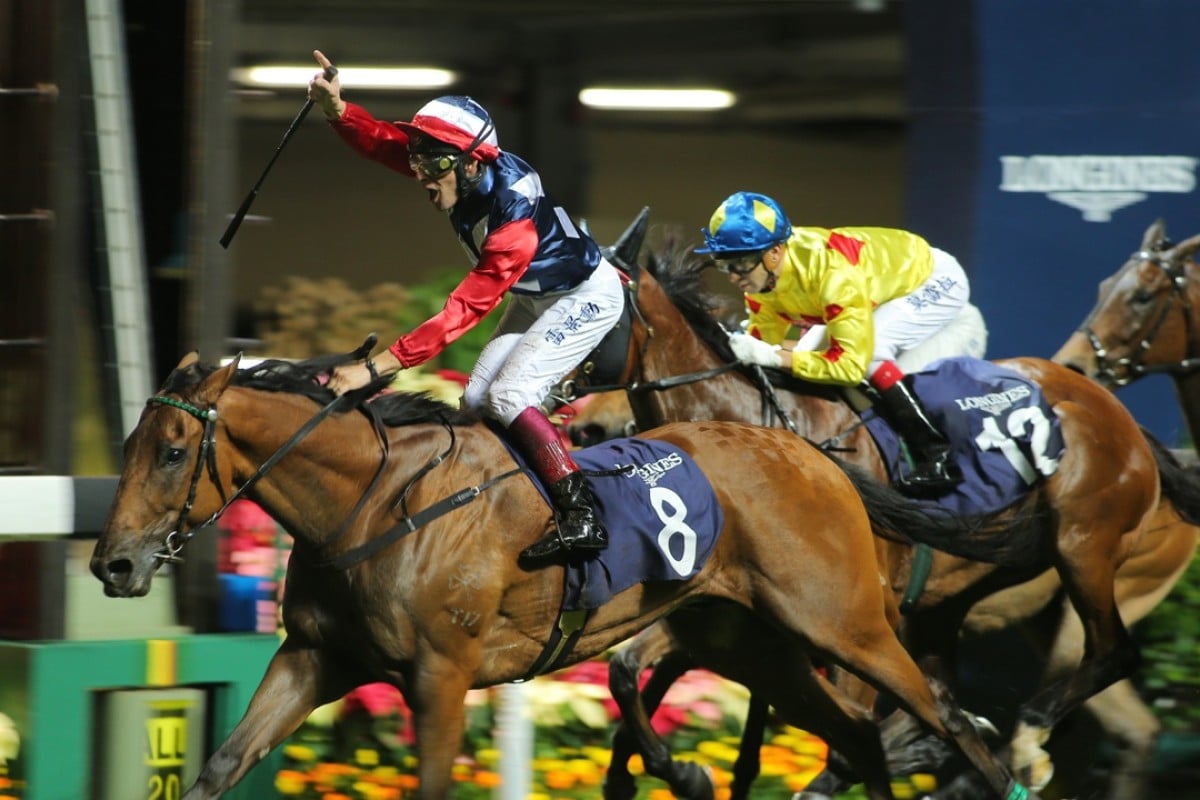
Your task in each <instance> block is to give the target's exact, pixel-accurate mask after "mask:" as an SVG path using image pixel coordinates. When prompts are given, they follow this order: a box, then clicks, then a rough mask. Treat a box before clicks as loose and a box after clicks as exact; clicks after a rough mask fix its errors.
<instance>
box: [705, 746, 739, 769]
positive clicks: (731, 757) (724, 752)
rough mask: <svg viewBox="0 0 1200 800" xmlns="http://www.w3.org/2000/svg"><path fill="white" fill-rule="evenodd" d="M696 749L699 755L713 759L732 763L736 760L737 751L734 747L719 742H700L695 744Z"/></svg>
mask: <svg viewBox="0 0 1200 800" xmlns="http://www.w3.org/2000/svg"><path fill="white" fill-rule="evenodd" d="M696 750H698V751H699V752H700V754H701V755H705V756H708V757H709V758H711V759H713V760H715V761H721V762H725V763H729V764H732V763H733V762H734V761H736V760H737V756H738V751H737V748H736V747H731V746H729V745H727V744H723V743H721V742H700V743H699V744H698V745H696Z"/></svg>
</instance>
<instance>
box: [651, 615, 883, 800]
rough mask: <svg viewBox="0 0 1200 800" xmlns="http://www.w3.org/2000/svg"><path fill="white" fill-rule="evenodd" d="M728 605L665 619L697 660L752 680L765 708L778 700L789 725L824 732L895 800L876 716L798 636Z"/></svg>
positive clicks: (874, 794) (862, 775)
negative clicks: (822, 667)
mask: <svg viewBox="0 0 1200 800" xmlns="http://www.w3.org/2000/svg"><path fill="white" fill-rule="evenodd" d="M728 611H729V613H721V614H718V613H714V611H713V609H707V611H706V613H704V614H690V613H687V612H686V610H682V609H681V610H680V611H677V612H675V613H674V614H672V615H671V616H670V617H669V618H668V620H667V621H666V622H665V623H663V624H666V625H669V626H670V628H671V630H672V634H673V636H674V637H675V639H676V640H677V641H678V642H679V643H680V646H681V647H682V648H683V649H685V650H686V651H687V652H689V653H690V654H691V656H692V658H693V660H694V661H695V663H697V664H699V665H700V666H703V667H705V668H706V669H710V670H712V671H714V672H717V673H718V674H720V675H723V676H725V677H727V678H729V679H731V680H735V681H738V682H739V683H741V684H743V685H744V686H746V687H748V688H749V689H750V690H751V692H752V696H754V697H755V698H757V700H756V702H758V703H760V704H761V706H762V708H763V709H764V711H765V708H766V705H767V703H768V702H769V703H772V704H774V706H775V708H776V709H777V711H779V713H780V714H781V715H782V717H783V718H784V719H786V720H787V721H788V722H789V724H792V725H795V726H796V727H800V728H803V729H805V730H807V731H810V732H812V733H814V734H816V735H817V736H820V737H821V738H822V739H824V740H825V741H826V743H827V744H828V745H829V747H830V762H831V764H834V763H835V762H836V763H839V764H850V765H852V766H853V770H854V773H855V778H856V779H857V780H861V781H862V782H863V783H864V785H865V786H866V788H867V791H868V793H869V797H870V798H871V800H890V798H892V791H891V781H890V774H889V772H888V770H887V766H886V764H885V760H884V757H883V747H882V745H881V744H880V741H879V730H878V728H877V727H876V725H875V718H874V715H873V714H872V713H871V712H870V711H869V710H868V709H866V708H864V707H863V706H861V705H859V704H858V703H856V702H854V701H853V700H851V699H850V698H849V697H847V696H846V695H845V694H844V693H843V692H841V691H840V690H839V689H838V688H837V687H835V686H834V685H833V684H831V683H830V682H829V681H827V680H826V679H825V678H823V677H821V676H819V675H818V674H817V673H816V670H815V669H814V667H813V664H812V660H811V659H810V658H809V656H808V653H807V652H806V650H805V649H804V646H803V645H802V644H801V642H800V641H799V640H798V639H797V640H788V639H785V640H784V641H783V642H782V643H781V642H780V637H779V631H778V630H777V629H776V628H775V627H773V626H769V625H766V624H765V623H764V622H763V621H762V620H761V619H759V618H757V617H754V616H751V615H750V614H748V613H747V612H746V611H745V610H744V609H742V608H741V607H739V606H729V607H728ZM759 729H760V730H761V725H760V726H759ZM840 772H841V773H842V774H843V776H848V775H850V772H849V771H848V770H846V769H842V770H840ZM672 788H674V787H672Z"/></svg>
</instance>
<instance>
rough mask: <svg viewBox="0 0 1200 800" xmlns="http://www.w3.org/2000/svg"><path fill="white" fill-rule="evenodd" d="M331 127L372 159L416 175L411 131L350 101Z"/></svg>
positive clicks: (348, 142) (409, 174)
mask: <svg viewBox="0 0 1200 800" xmlns="http://www.w3.org/2000/svg"><path fill="white" fill-rule="evenodd" d="M329 125H330V127H332V128H333V130H334V131H335V132H336V133H337V135H338V136H340V137H342V141H344V142H345V143H346V144H348V145H350V146H351V147H353V148H354V149H355V150H357V151H358V152H359V153H360V154H362V155H364V156H366V157H367V158H369V159H371V160H372V161H378V162H379V163H380V164H383V165H384V166H385V167H390V168H391V169H394V170H396V171H397V172H402V173H404V174H405V175H408V176H409V177H416V175H415V173H413V171H412V169H411V168H410V167H409V166H408V133H406V132H405V131H403V130H401V129H400V128H398V127H396V126H395V125H393V124H392V123H390V122H384V121H382V120H378V119H375V118H374V117H372V116H371V115H370V114H369V113H368V112H367V110H366V109H365V108H363V107H362V106H359V105H355V104H354V103H346V110H345V112H344V113H343V114H342V116H340V117H338V118H337V119H336V120H330V121H329Z"/></svg>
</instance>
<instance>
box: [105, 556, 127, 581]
mask: <svg viewBox="0 0 1200 800" xmlns="http://www.w3.org/2000/svg"><path fill="white" fill-rule="evenodd" d="M105 571H106V572H107V574H108V578H109V580H111V581H118V580H123V579H126V578H128V577H129V576H130V575H131V574H132V573H133V562H132V561H130V560H129V559H128V558H117V559H114V560H112V561H109V562H108V564H107V565H106V567H105Z"/></svg>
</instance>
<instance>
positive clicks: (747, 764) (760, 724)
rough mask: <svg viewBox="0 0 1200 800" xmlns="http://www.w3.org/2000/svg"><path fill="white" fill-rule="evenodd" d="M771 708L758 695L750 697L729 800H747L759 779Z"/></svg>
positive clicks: (734, 763) (734, 766)
mask: <svg viewBox="0 0 1200 800" xmlns="http://www.w3.org/2000/svg"><path fill="white" fill-rule="evenodd" d="M769 709H770V706H769V705H768V703H767V701H766V700H763V699H762V698H761V697H759V696H758V695H755V694H752V695H750V703H749V706H748V707H747V708H746V724H745V726H743V728H742V741H741V742H740V743H739V744H738V755H737V760H736V761H734V762H733V782H732V783H731V784H730V786H729V800H746V798H748V797H749V796H750V786H751V785H752V784H753V783H754V779H755V778H757V777H758V773H759V768H760V766H761V763H762V758H761V751H762V745H763V735H764V733H765V732H766V728H767V712H768V711H769Z"/></svg>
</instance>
